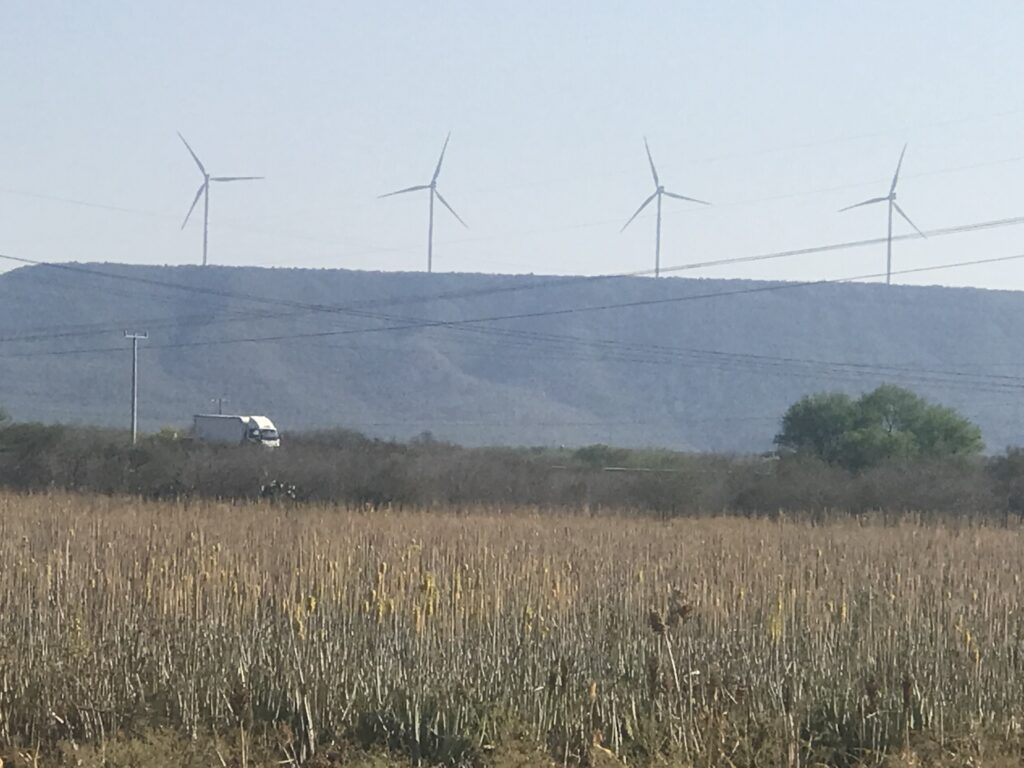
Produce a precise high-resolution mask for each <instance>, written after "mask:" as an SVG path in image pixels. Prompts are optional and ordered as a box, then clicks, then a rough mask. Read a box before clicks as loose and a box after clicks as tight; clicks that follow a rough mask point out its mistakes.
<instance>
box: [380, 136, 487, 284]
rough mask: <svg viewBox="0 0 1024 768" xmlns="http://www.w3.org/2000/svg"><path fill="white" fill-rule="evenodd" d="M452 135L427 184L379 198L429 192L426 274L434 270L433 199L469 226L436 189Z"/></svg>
mask: <svg viewBox="0 0 1024 768" xmlns="http://www.w3.org/2000/svg"><path fill="white" fill-rule="evenodd" d="M451 137H452V134H451V132H450V131H449V132H448V136H447V137H446V138H445V140H444V146H443V147H441V156H440V157H439V158H438V159H437V167H436V168H435V169H434V175H433V176H431V177H430V183H429V184H417V185H416V186H415V187H406V188H405V189H399V190H396V191H395V192H388V193H387V194H384V195H379V197H381V198H383V197H393V196H395V195H404V194H405V193H406V192H419V191H421V190H424V189H429V190H430V223H429V225H428V228H427V272H431V271H433V268H434V198H435V197H436V198H437V199H438V200H440V201H441V205H443V206H444V207H445V208H447V209H448V210H449V212H450V213H451V215H452V216H454V217H455V218H456V219H458V221H459V223H460V224H461V225H462V226H464V227H465V228H466V229H469V225H468V224H467V223H466V222H464V221H463V220H462V217H461V216H459V214H457V213H456V212H455V209H454V208H452V207H451V206H450V205H448V201H447V200H445V199H444V198H443V197H442V196H441V193H440V192H439V191H438V189H437V177H438V176H440V175H441V164H442V163H443V162H444V153H445V151H446V150H447V149H448V141H449V140H450V139H451Z"/></svg>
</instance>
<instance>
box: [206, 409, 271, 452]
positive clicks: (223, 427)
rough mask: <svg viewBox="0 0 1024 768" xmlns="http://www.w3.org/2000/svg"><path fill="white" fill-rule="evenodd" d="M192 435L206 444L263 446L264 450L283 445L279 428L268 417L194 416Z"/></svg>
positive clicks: (216, 414) (212, 414)
mask: <svg viewBox="0 0 1024 768" xmlns="http://www.w3.org/2000/svg"><path fill="white" fill-rule="evenodd" d="M192 435H193V437H195V439H196V440H199V441H201V442H204V443H224V444H229V445H262V446H263V447H264V448H277V447H278V446H280V445H281V436H280V435H279V434H278V432H277V427H275V426H274V422H272V421H271V420H270V419H268V418H267V417H266V416H233V415H228V414H219V413H199V414H196V415H195V416H193V423H192Z"/></svg>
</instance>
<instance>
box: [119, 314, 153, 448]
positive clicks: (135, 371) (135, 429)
mask: <svg viewBox="0 0 1024 768" xmlns="http://www.w3.org/2000/svg"><path fill="white" fill-rule="evenodd" d="M124 337H125V338H126V339H131V340H132V445H135V441H136V440H137V439H138V434H139V340H140V339H148V338H149V334H148V333H128V331H125V332H124Z"/></svg>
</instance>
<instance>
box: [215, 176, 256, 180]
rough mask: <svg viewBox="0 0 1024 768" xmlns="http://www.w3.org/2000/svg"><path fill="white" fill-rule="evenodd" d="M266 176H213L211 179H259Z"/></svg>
mask: <svg viewBox="0 0 1024 768" xmlns="http://www.w3.org/2000/svg"><path fill="white" fill-rule="evenodd" d="M265 178H266V176H211V177H210V181H257V180H259V179H265Z"/></svg>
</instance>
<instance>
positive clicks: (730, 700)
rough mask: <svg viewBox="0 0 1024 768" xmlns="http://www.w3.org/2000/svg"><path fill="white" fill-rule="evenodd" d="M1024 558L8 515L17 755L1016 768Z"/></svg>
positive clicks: (997, 551) (126, 512) (24, 501)
mask: <svg viewBox="0 0 1024 768" xmlns="http://www.w3.org/2000/svg"><path fill="white" fill-rule="evenodd" d="M467 512H469V513H472V514H464V513H467ZM457 513H458V514H457ZM1022 545H1024V536H1022V535H1021V532H1020V531H1018V530H1005V529H996V528H986V527H975V528H966V527H965V528H962V529H952V528H949V527H930V526H927V525H918V524H913V523H909V522H908V523H903V524H900V525H898V526H890V527H882V526H878V525H869V524H864V523H860V522H856V521H851V522H847V523H842V524H835V525H828V526H812V525H809V524H801V523H792V522H779V521H775V522H772V521H763V520H761V521H755V520H744V519H714V520H695V521H676V522H672V523H658V522H654V521H645V520H637V519H625V518H624V519H616V518H601V519H597V518H587V517H581V516H577V517H573V516H568V515H567V516H562V517H554V516H535V515H531V514H529V512H528V511H525V510H520V511H517V512H514V513H513V512H506V513H503V514H498V513H496V512H495V511H488V510H452V511H450V512H444V513H442V512H431V513H429V514H428V513H423V514H396V513H383V512H362V511H358V510H345V509H337V508H310V507H306V508H296V509H286V508H279V507H268V506H255V505H253V506H242V505H228V504H217V503H198V504H190V505H187V506H186V505H175V504H147V503H142V502H137V501H130V500H117V499H109V498H105V497H75V496H43V497H34V498H33V497H23V496H12V495H6V496H0V617H2V623H3V624H2V626H3V629H2V633H0V745H8V746H7V747H3V748H0V755H4V756H5V757H6V759H7V760H9V761H10V760H13V761H14V762H16V763H19V764H20V763H24V764H29V765H30V764H31V763H32V760H34V759H36V758H38V757H39V756H40V755H42V756H44V757H45V758H46V760H48V761H49V762H50V763H52V762H54V761H55V760H57V758H58V757H59V755H61V754H63V755H64V758H63V761H64V762H66V763H67V764H72V765H73V764H75V763H76V761H78V762H79V763H80V764H82V765H92V764H94V763H93V762H89V761H90V760H96V759H97V758H96V757H95V756H96V755H97V754H99V756H100V757H99V758H98V760H99V762H98V763H95V764H104V762H103V761H104V760H106V761H107V763H106V764H111V765H116V764H119V762H118V760H117V759H115V758H113V757H110V756H105V755H106V753H105V750H110V751H111V754H114V753H116V752H117V750H119V749H120V750H122V751H123V750H125V749H129V747H126V746H125V744H131V743H132V741H131V740H132V739H135V740H138V739H146V738H151V735H152V734H154V733H164V734H166V733H170V734H178V735H179V737H185V738H186V739H188V740H189V742H190V743H191V744H193V745H196V744H203V745H205V746H204V750H205V752H203V753H202V755H205V757H202V759H203V760H205V759H206V758H207V757H208V756H209V754H211V753H212V754H214V755H217V760H218V763H217V764H220V763H219V761H220V760H223V761H224V764H225V765H227V764H236V765H248V764H258V763H261V762H262V761H265V760H269V759H270V757H269V756H272V757H273V759H274V760H275V761H276V760H282V759H291V760H293V761H295V762H299V763H312V764H314V765H317V764H320V765H330V764H342V763H345V757H344V755H345V754H351V750H360V751H361V752H365V751H370V752H373V751H376V752H377V753H381V754H383V753H390V754H392V755H401V756H404V758H403V759H405V760H406V762H408V760H409V759H410V758H411V759H412V761H414V762H417V763H421V764H492V763H497V762H498V761H499V759H506V760H511V761H510V762H509V763H508V764H515V760H514V759H510V758H508V755H510V754H512V755H515V754H519V755H524V754H525V755H526V757H523V762H522V763H521V764H523V765H525V764H534V765H536V764H538V761H539V760H540V759H541V758H540V757H539V755H540V754H544V755H548V756H550V759H552V760H553V761H554V762H555V763H557V764H562V763H566V762H582V763H585V764H591V765H608V764H613V763H614V764H617V763H621V762H626V763H628V764H630V765H645V764H655V765H659V764H666V765H668V764H673V765H679V764H683V765H695V766H696V765H699V766H716V765H721V766H737V767H738V766H754V765H782V766H798V765H802V766H809V765H875V764H877V765H891V766H909V765H967V764H975V765H979V766H980V765H999V764H1012V763H1013V762H1017V761H1019V759H1020V755H1021V754H1024V752H1022V751H1021V748H1020V745H1021V743H1022V742H1021V728H1022V724H1024V704H1022V702H1024V684H1022V681H1024V677H1022V676H1021V675H1020V667H1021V664H1022V663H1024V658H1022V651H1024V634H1022V630H1024V614H1022V613H1021V607H1022V597H1024V588H1022V586H1021V583H1020V575H1019V574H1020V573H1021V571H1022V568H1024V547H1022ZM147 734H148V735H147ZM161 738H164V737H161ZM166 738H170V737H166ZM524 744H525V745H541V746H542V747H543V752H542V753H531V752H530V751H529V750H530V749H532V748H533V747H529V748H524V747H521V746H520V747H519V748H518V750H511V751H510V747H511V746H514V745H524ZM193 748H195V747H193ZM3 749H6V750H7V751H6V753H5V752H3V751H2V750H3ZM524 750H525V751H524ZM993 750H996V751H998V753H999V755H1000V757H999V758H998V759H1002V760H1004V761H1010V762H1004V763H998V762H996V758H995V757H994V756H991V755H990V753H991V752H992V751H993ZM86 755H88V756H89V759H88V760H86V759H85V757H83V756H86ZM202 755H201V756H202ZM499 755H503V756H504V757H502V758H499V757H498V756H499ZM531 755H532V756H531ZM196 759H197V760H198V759H199V758H196ZM367 759H369V758H367ZM968 761H973V762H968ZM40 764H47V763H46V762H45V760H44V762H42V763H40ZM181 764H185V763H184V762H182V763H181ZM207 764H208V763H207Z"/></svg>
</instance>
